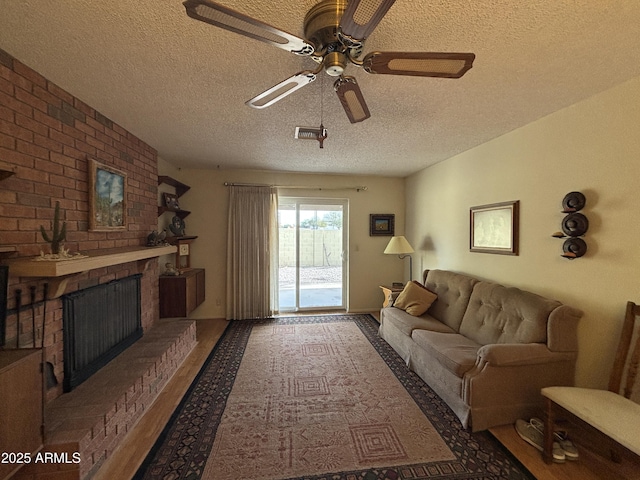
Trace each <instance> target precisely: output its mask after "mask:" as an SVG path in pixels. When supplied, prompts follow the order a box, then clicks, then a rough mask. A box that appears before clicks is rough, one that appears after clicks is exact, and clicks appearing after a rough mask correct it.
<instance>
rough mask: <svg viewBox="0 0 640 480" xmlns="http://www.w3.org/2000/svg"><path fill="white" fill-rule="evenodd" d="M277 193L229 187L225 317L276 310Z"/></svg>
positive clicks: (262, 314) (259, 188) (267, 314)
mask: <svg viewBox="0 0 640 480" xmlns="http://www.w3.org/2000/svg"><path fill="white" fill-rule="evenodd" d="M277 252H278V195H277V191H276V189H274V188H271V187H262V186H231V187H229V228H228V235H227V320H242V319H250V318H266V317H270V316H272V315H273V314H274V313H275V312H277V310H278V305H277V299H278V295H277V293H278V282H277V279H278V274H277V272H278V265H277V258H278V257H277Z"/></svg>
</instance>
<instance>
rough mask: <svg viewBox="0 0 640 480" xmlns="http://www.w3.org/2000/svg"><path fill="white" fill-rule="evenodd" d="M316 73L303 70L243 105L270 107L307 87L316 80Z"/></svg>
mask: <svg viewBox="0 0 640 480" xmlns="http://www.w3.org/2000/svg"><path fill="white" fill-rule="evenodd" d="M316 74H317V72H312V71H311V70H305V71H304V72H299V73H296V74H295V75H294V76H292V77H290V78H287V79H286V80H284V81H282V82H280V83H279V84H277V85H274V86H273V87H271V88H270V89H269V90H267V91H266V92H262V93H261V94H260V95H258V96H256V97H253V98H252V99H251V100H247V101H246V102H245V103H246V104H247V105H249V106H250V107H253V108H259V109H261V108H267V107H268V106H270V105H273V104H274V103H276V102H278V101H280V100H282V99H283V98H284V97H286V96H287V95H291V94H292V93H293V92H295V91H296V90H298V89H300V88H302V87H304V86H305V85H308V84H309V83H311V82H313V81H314V80H315V79H316Z"/></svg>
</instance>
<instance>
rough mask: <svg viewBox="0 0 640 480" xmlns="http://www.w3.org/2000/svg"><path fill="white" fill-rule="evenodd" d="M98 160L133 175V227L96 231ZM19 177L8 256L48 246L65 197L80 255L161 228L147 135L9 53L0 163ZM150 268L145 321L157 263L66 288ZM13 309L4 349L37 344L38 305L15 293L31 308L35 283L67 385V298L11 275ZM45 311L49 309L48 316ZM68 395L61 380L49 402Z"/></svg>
mask: <svg viewBox="0 0 640 480" xmlns="http://www.w3.org/2000/svg"><path fill="white" fill-rule="evenodd" d="M89 159H95V160H97V161H98V162H100V163H103V164H104V165H107V166H110V167H113V168H116V169H118V170H121V171H124V172H126V173H127V185H126V196H127V209H128V211H127V214H128V216H127V225H126V229H124V230H118V231H110V232H92V231H89V203H88V200H89V196H88V188H89V187H88V181H89V180H88V175H89V174H88V169H87V167H88V163H89ZM2 168H4V169H11V170H14V171H15V175H13V176H11V177H9V178H7V179H5V180H2V181H0V246H15V247H16V249H17V251H16V252H15V253H10V254H6V253H4V254H0V259H1V260H6V259H10V258H14V257H24V256H32V255H37V254H39V253H40V251H41V250H42V251H44V252H45V253H48V252H49V245H48V244H47V243H46V242H45V241H44V240H43V239H42V238H41V236H40V233H39V229H40V226H41V225H42V226H44V227H45V229H46V230H47V231H51V228H50V222H51V220H52V218H53V214H54V207H55V204H56V201H59V202H60V209H61V217H62V218H63V219H64V220H65V221H66V224H67V239H66V241H65V248H68V249H69V250H70V251H71V252H76V251H80V252H82V251H86V250H95V249H100V248H111V247H124V246H134V245H144V243H145V240H146V236H147V234H148V233H149V232H151V231H152V230H155V229H156V228H157V177H158V171H157V168H158V162H157V152H156V151H155V150H154V149H153V148H151V147H150V146H149V145H147V144H145V143H144V142H143V141H141V140H140V139H138V138H136V137H135V136H134V135H132V134H131V133H129V132H128V131H126V130H125V129H123V128H122V127H120V126H119V125H117V124H116V123H114V122H113V121H111V120H110V119H108V118H107V117H105V116H104V115H102V114H101V113H100V112H98V111H96V110H94V109H93V108H92V107H90V106H89V105H87V104H86V103H84V102H83V101H82V100H80V99H78V98H75V97H74V96H73V95H72V94H70V93H69V92H66V91H65V90H63V89H61V88H60V87H58V86H57V85H55V84H54V83H52V82H50V81H49V80H47V79H46V78H44V77H43V76H42V75H40V74H38V73H37V72H35V71H34V70H32V69H31V68H29V67H27V66H26V65H24V64H22V63H21V62H20V61H18V60H17V59H15V58H12V57H11V56H10V55H9V54H7V53H6V52H5V51H3V50H1V49H0V169H2ZM141 270H144V271H143V272H142V273H143V278H142V291H143V297H142V313H143V319H142V322H143V327H144V328H145V330H146V329H148V328H149V327H150V326H151V325H152V324H153V323H154V322H155V321H156V320H157V319H158V316H159V315H158V266H157V262H155V261H151V262H149V263H148V264H147V265H146V268H143V267H142V266H141V265H138V263H136V262H132V263H126V264H123V265H118V266H113V267H108V268H101V269H97V270H93V271H91V272H89V273H86V274H81V275H79V276H75V277H73V279H72V280H71V281H70V282H69V284H68V286H67V289H66V293H68V292H71V291H74V290H77V289H81V288H86V287H88V286H91V285H96V284H98V283H104V282H108V281H110V280H113V279H115V278H121V277H124V276H127V275H131V274H134V273H139V272H140V271H141ZM9 274H10V278H9V299H8V300H9V309H10V312H9V313H10V314H9V316H8V318H7V341H6V345H5V348H15V346H16V344H17V343H18V342H19V344H20V346H21V347H29V346H32V345H33V343H34V342H33V329H32V312H31V309H30V308H29V309H27V310H23V311H22V312H21V313H20V318H19V320H20V322H19V323H20V325H18V321H17V317H18V315H16V312H14V311H12V310H15V305H16V303H15V296H16V290H21V291H22V295H21V298H22V304H23V305H24V304H27V303H29V302H30V287H31V286H36V288H37V290H36V292H37V298H36V301H37V303H36V312H35V325H36V332H35V333H36V341H35V346H40V342H41V337H40V335H41V325H42V317H43V315H44V314H45V313H46V336H45V341H44V344H45V353H46V359H47V361H50V362H52V363H53V364H54V371H55V374H56V377H57V378H58V379H59V380H60V381H61V380H62V375H63V365H62V310H61V301H60V300H59V299H54V300H49V301H47V302H46V305H45V304H44V302H42V293H43V292H42V291H43V285H44V283H45V282H47V280H46V279H24V278H16V277H13V276H11V270H10V271H9ZM45 308H46V312H45ZM60 394H61V387H60V386H58V387H57V388H56V389H53V390H52V391H50V392H49V394H48V398H49V399H51V398H54V397H55V396H58V395H60Z"/></svg>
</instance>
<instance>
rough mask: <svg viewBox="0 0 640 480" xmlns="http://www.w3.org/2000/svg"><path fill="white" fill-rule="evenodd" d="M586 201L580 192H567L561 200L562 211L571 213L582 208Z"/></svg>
mask: <svg viewBox="0 0 640 480" xmlns="http://www.w3.org/2000/svg"><path fill="white" fill-rule="evenodd" d="M586 203H587V199H586V198H585V196H584V194H583V193H582V192H569V193H567V194H566V195H565V196H564V199H563V200H562V208H563V213H571V212H577V211H579V210H582V209H583V208H584V206H585V204H586Z"/></svg>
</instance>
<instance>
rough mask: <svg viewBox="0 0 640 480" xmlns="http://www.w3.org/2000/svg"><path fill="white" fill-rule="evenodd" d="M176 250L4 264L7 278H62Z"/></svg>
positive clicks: (110, 251)
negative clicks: (6, 267)
mask: <svg viewBox="0 0 640 480" xmlns="http://www.w3.org/2000/svg"><path fill="white" fill-rule="evenodd" d="M176 250H177V248H176V247H175V246H173V245H169V246H164V247H142V246H138V247H120V248H104V249H100V250H91V251H88V252H84V253H85V255H88V257H86V258H78V259H70V260H58V261H36V260H34V257H28V258H19V259H16V260H8V261H7V264H8V265H9V271H10V273H11V275H17V276H19V277H62V276H65V275H73V274H75V273H82V272H87V271H89V270H94V269H96V268H103V267H110V266H112V265H120V264H121V263H127V262H135V261H137V260H147V259H150V258H153V257H160V256H162V255H168V254H171V253H175V252H176Z"/></svg>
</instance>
